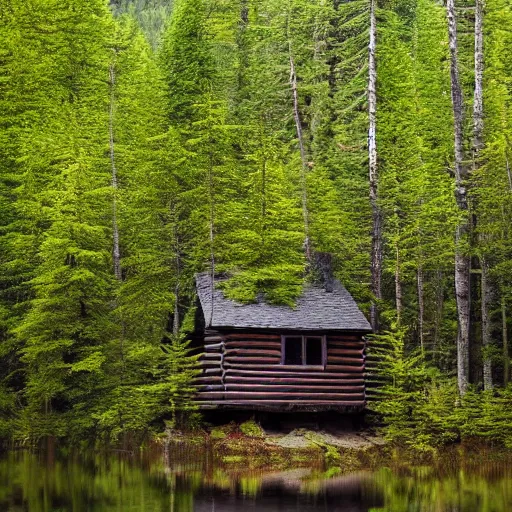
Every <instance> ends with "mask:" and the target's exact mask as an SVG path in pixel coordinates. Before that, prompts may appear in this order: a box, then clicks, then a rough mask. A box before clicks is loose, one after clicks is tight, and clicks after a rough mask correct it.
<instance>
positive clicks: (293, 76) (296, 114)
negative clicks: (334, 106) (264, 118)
mask: <svg viewBox="0 0 512 512" xmlns="http://www.w3.org/2000/svg"><path fill="white" fill-rule="evenodd" d="M288 38H289V39H288V49H289V54H290V87H291V89H292V96H293V118H294V120H295V128H296V130H297V139H298V141H299V151H300V159H301V173H300V181H301V188H302V215H303V218H304V232H305V240H304V252H305V253H306V259H307V261H308V262H311V242H310V238H309V212H308V193H307V183H306V173H307V169H308V159H307V155H306V145H305V143H304V133H303V131H302V123H301V119H300V109H299V92H298V89H297V73H296V71H295V61H294V58H293V51H292V42H291V38H290V35H289V34H288Z"/></svg>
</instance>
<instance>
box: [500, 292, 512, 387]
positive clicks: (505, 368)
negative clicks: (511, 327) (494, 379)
mask: <svg viewBox="0 0 512 512" xmlns="http://www.w3.org/2000/svg"><path fill="white" fill-rule="evenodd" d="M501 321H502V335H503V384H504V385H505V386H507V385H508V382H509V378H510V357H509V354H508V325H507V302H506V300H505V297H504V296H503V297H502V298H501Z"/></svg>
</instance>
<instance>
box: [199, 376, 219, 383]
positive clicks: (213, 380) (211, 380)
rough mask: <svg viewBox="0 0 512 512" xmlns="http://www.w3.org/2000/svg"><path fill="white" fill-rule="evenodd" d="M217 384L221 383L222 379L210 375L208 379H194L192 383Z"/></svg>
mask: <svg viewBox="0 0 512 512" xmlns="http://www.w3.org/2000/svg"><path fill="white" fill-rule="evenodd" d="M218 382H222V377H221V376H220V375H211V376H209V377H196V378H195V379H194V383H198V384H203V383H204V384H216V383H218Z"/></svg>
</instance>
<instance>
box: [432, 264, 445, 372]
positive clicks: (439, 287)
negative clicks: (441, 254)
mask: <svg viewBox="0 0 512 512" xmlns="http://www.w3.org/2000/svg"><path fill="white" fill-rule="evenodd" d="M435 292H436V312H435V318H434V340H433V343H432V345H433V346H432V352H433V358H434V362H437V355H438V350H439V338H440V331H441V323H442V320H443V311H444V281H443V272H442V270H438V271H437V272H436V278H435Z"/></svg>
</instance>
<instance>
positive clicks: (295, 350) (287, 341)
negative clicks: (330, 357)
mask: <svg viewBox="0 0 512 512" xmlns="http://www.w3.org/2000/svg"><path fill="white" fill-rule="evenodd" d="M326 360H327V349H326V343H325V336H282V340H281V364H284V365H293V366H299V365H300V366H325V363H326Z"/></svg>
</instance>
